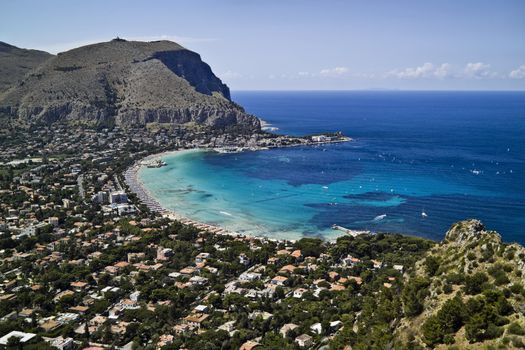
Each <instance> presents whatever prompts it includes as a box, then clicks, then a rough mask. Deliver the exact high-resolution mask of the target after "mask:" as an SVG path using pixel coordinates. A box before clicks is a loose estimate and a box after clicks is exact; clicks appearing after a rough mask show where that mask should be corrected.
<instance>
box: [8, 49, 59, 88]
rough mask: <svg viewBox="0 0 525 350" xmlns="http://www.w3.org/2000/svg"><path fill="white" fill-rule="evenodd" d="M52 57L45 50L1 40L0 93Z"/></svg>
mask: <svg viewBox="0 0 525 350" xmlns="http://www.w3.org/2000/svg"><path fill="white" fill-rule="evenodd" d="M51 57H52V55H51V54H49V53H47V52H44V51H38V50H26V49H21V48H18V47H16V46H13V45H9V44H7V43H4V42H2V41H0V94H1V93H2V92H3V91H5V90H7V89H8V88H9V87H11V86H12V85H14V84H16V83H17V82H18V81H19V80H20V79H22V78H23V77H24V76H25V75H26V74H27V73H28V72H29V71H31V70H32V69H34V68H35V67H37V66H39V65H40V64H42V62H44V61H45V60H47V59H49V58H51Z"/></svg>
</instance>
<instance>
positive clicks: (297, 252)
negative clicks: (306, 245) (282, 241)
mask: <svg viewBox="0 0 525 350" xmlns="http://www.w3.org/2000/svg"><path fill="white" fill-rule="evenodd" d="M290 256H291V257H293V258H294V259H296V260H302V259H303V253H302V252H301V250H300V249H297V250H294V251H293V252H292V254H290Z"/></svg>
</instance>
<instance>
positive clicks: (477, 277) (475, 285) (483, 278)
mask: <svg viewBox="0 0 525 350" xmlns="http://www.w3.org/2000/svg"><path fill="white" fill-rule="evenodd" d="M488 280H489V279H488V277H487V274H486V273H484V272H476V273H475V274H473V275H472V276H467V277H466V278H465V293H467V294H470V295H476V294H479V293H481V291H482V290H483V289H484V287H485V283H487V281H488Z"/></svg>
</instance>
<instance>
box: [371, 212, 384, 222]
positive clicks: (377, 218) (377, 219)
mask: <svg viewBox="0 0 525 350" xmlns="http://www.w3.org/2000/svg"><path fill="white" fill-rule="evenodd" d="M384 218H386V214H382V215H378V216H376V217H375V218H374V220H373V221H381V220H383V219H384Z"/></svg>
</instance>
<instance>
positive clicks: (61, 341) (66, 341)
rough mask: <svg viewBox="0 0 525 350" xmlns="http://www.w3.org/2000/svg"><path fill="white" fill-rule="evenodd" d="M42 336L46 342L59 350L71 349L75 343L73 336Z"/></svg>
mask: <svg viewBox="0 0 525 350" xmlns="http://www.w3.org/2000/svg"><path fill="white" fill-rule="evenodd" d="M43 338H44V340H45V342H46V343H48V344H49V345H51V346H52V347H54V348H57V349H59V350H71V349H73V347H74V344H75V343H74V341H73V338H64V337H62V336H58V337H56V338H46V337H43Z"/></svg>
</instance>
